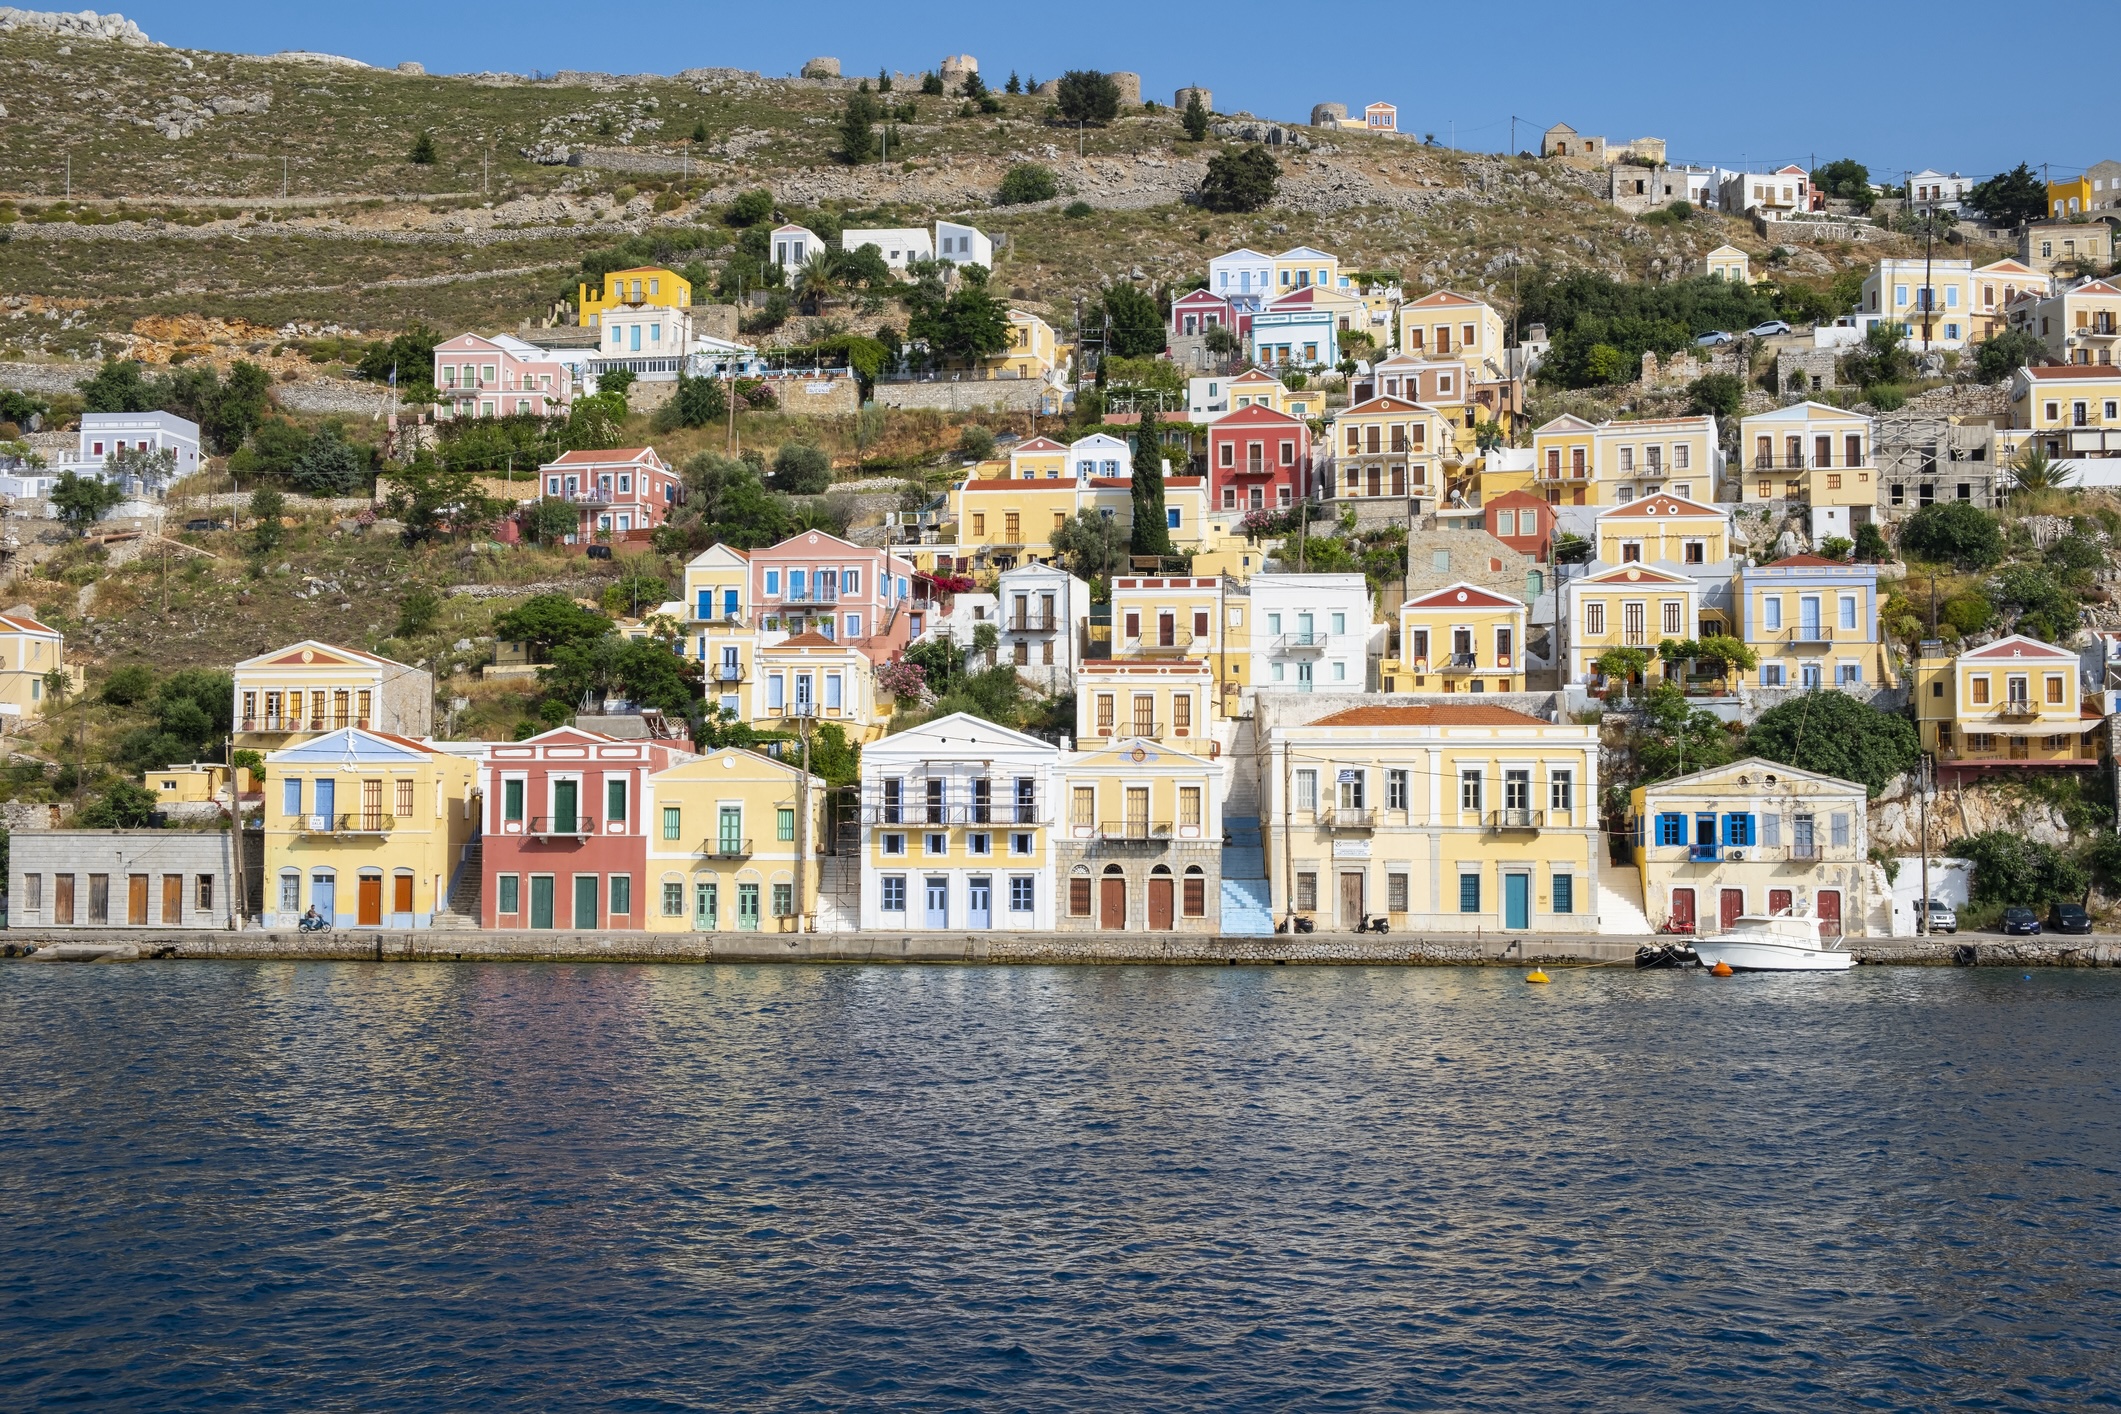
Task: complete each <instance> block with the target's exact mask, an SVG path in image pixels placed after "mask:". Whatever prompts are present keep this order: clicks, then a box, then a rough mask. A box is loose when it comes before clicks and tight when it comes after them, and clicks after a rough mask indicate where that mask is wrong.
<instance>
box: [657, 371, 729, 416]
mask: <svg viewBox="0 0 2121 1414" xmlns="http://www.w3.org/2000/svg"><path fill="white" fill-rule="evenodd" d="M728 415H729V392H728V390H727V389H726V388H724V387H723V386H722V380H721V379H719V378H713V377H708V378H695V377H693V376H692V375H691V374H689V373H687V372H685V371H684V370H683V369H679V370H678V389H677V392H676V393H674V394H672V395H671V399H670V401H669V402H667V403H665V404H663V406H662V407H660V408H658V409H657V410H656V420H657V421H658V422H659V423H667V424H668V426H669V427H673V428H674V427H712V426H714V425H716V424H718V423H719V422H721V421H722V419H723V418H725V417H727V416H728ZM666 430H667V429H666Z"/></svg>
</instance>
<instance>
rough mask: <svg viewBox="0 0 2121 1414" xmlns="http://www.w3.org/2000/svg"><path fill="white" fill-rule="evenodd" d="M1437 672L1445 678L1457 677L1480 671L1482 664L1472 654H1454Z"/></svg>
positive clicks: (1444, 661)
mask: <svg viewBox="0 0 2121 1414" xmlns="http://www.w3.org/2000/svg"><path fill="white" fill-rule="evenodd" d="M1437 671H1438V672H1440V673H1442V674H1443V675H1444V676H1445V677H1457V676H1461V675H1463V674H1466V673H1473V672H1478V671H1480V664H1479V662H1478V661H1477V660H1476V659H1475V657H1474V655H1473V654H1471V653H1453V654H1452V655H1451V656H1450V657H1448V658H1446V659H1444V660H1443V662H1442V663H1441V664H1440V665H1439V666H1438V668H1437Z"/></svg>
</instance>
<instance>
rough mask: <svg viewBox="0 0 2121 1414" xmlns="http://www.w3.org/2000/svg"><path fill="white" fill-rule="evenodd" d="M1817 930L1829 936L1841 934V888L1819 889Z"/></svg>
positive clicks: (1835, 936) (1836, 936)
mask: <svg viewBox="0 0 2121 1414" xmlns="http://www.w3.org/2000/svg"><path fill="white" fill-rule="evenodd" d="M1819 931H1820V932H1821V933H1823V934H1825V935H1826V936H1827V937H1829V938H1838V937H1840V936H1841V890H1839V889H1821V890H1820V891H1819Z"/></svg>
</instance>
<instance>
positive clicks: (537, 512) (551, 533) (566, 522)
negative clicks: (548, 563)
mask: <svg viewBox="0 0 2121 1414" xmlns="http://www.w3.org/2000/svg"><path fill="white" fill-rule="evenodd" d="M521 516H522V522H523V533H524V534H526V535H528V536H529V537H530V538H531V539H532V540H534V541H536V542H537V543H538V544H540V545H554V544H557V543H559V542H560V541H562V540H564V539H566V538H567V537H568V536H570V535H572V534H574V533H575V532H576V531H577V530H580V529H581V528H582V513H581V512H580V511H578V510H576V509H575V507H574V506H573V504H572V503H570V502H568V501H564V500H562V499H561V498H559V497H558V496H545V497H541V498H539V499H538V500H536V501H533V502H532V503H531V504H529V505H527V506H525V507H524V508H523V510H522V512H521Z"/></svg>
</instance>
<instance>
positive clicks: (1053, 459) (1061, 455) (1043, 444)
mask: <svg viewBox="0 0 2121 1414" xmlns="http://www.w3.org/2000/svg"><path fill="white" fill-rule="evenodd" d="M1006 474H1007V475H1008V477H1009V479H1010V480H1011V481H1058V480H1060V479H1062V478H1063V477H1065V476H1066V475H1067V474H1068V448H1067V446H1066V445H1065V444H1063V443H1060V442H1056V441H1054V440H1053V439H1052V438H1051V437H1031V438H1027V439H1025V440H1024V441H1021V442H1019V443H1017V444H1016V445H1015V446H1013V447H1011V448H1010V449H1009V461H1008V469H1007V473H1006Z"/></svg>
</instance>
